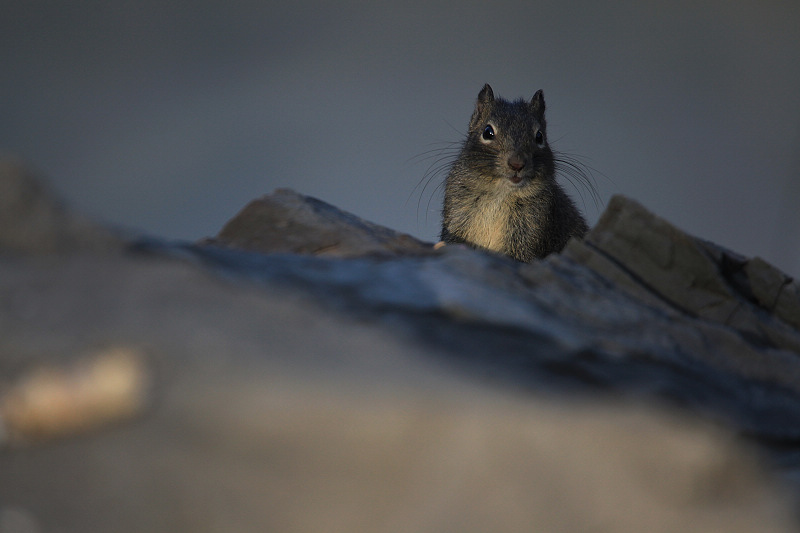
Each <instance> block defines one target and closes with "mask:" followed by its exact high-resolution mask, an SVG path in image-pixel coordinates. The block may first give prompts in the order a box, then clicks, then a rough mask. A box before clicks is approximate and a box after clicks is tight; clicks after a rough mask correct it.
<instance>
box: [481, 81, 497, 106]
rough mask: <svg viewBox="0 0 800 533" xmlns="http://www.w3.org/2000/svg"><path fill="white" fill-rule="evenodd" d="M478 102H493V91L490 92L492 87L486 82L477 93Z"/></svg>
mask: <svg viewBox="0 0 800 533" xmlns="http://www.w3.org/2000/svg"><path fill="white" fill-rule="evenodd" d="M478 102H479V103H481V104H488V103H489V102H494V92H492V88H491V86H489V84H488V83H487V84H486V85H484V86H483V89H481V92H479V93H478Z"/></svg>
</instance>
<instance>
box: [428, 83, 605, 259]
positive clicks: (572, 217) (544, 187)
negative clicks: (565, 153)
mask: <svg viewBox="0 0 800 533" xmlns="http://www.w3.org/2000/svg"><path fill="white" fill-rule="evenodd" d="M544 107H545V106H544V93H543V92H542V91H541V89H540V90H538V91H536V94H534V95H533V98H532V99H531V100H530V102H527V101H525V100H523V99H519V100H516V101H514V102H509V101H507V100H504V99H502V98H495V96H494V93H493V92H492V88H491V87H490V86H489V84H486V85H484V86H483V89H481V91H480V93H479V94H478V100H477V102H476V103H475V111H474V112H473V113H472V118H471V119H470V121H469V130H468V132H467V136H466V140H465V142H464V144H463V146H462V148H461V151H460V153H459V155H458V157H457V158H456V159H455V161H454V162H453V165H452V167H451V168H450V172H449V174H448V175H447V179H446V181H445V195H444V208H443V211H442V215H443V216H442V233H441V239H442V241H444V243H465V244H468V245H470V246H472V247H476V248H485V249H488V250H492V251H495V252H499V253H503V254H506V255H508V256H511V257H513V258H514V259H517V260H518V261H523V262H526V263H527V262H531V261H532V260H534V259H537V258H543V257H545V256H547V255H549V254H551V253H553V252H559V251H561V250H562V249H563V248H564V246H565V245H566V244H567V241H568V240H569V239H570V238H571V237H577V238H582V237H583V236H584V235H585V234H586V232H587V231H588V230H589V227H588V226H587V224H586V220H585V219H584V218H583V216H582V215H581V213H580V212H579V211H578V209H577V207H576V206H575V204H574V203H573V201H572V200H571V199H570V198H569V196H567V194H566V193H565V192H564V190H563V189H562V188H561V187H560V186H559V184H558V183H557V182H556V176H555V175H556V158H555V157H554V155H553V151H552V150H551V149H550V145H549V144H548V142H547V131H546V123H545V118H544ZM565 162H567V164H568V165H570V164H571V163H570V162H569V161H567V160H565ZM572 166H573V167H574V164H572Z"/></svg>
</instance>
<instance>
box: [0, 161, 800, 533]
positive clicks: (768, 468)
mask: <svg viewBox="0 0 800 533" xmlns="http://www.w3.org/2000/svg"><path fill="white" fill-rule="evenodd" d="M0 170H1V171H0V190H3V191H11V192H12V193H14V194H19V195H23V193H24V195H27V196H25V198H22V197H18V198H13V197H11V196H7V197H5V198H3V200H2V202H3V205H13V206H25V205H28V206H37V205H45V206H57V205H58V202H56V201H54V200H53V199H52V198H50V197H48V196H47V195H46V192H45V189H44V188H43V187H42V186H41V185H40V184H39V183H37V182H36V181H34V180H32V178H31V177H30V175H29V174H28V173H26V172H23V171H21V170H20V169H18V168H15V167H12V166H5V167H0ZM20 177H22V181H11V182H9V180H20ZM6 182H9V183H12V185H8V183H6ZM15 191H16V192H15ZM30 191H33V193H31V192H30ZM4 194H5V193H4ZM56 212H57V213H59V214H58V215H57V216H54V215H53V214H52V213H53V211H51V210H49V209H44V210H41V209H39V210H37V209H33V210H32V211H31V210H25V209H19V210H18V211H17V215H15V216H5V215H0V244H2V249H0V414H2V415H3V418H4V423H5V430H4V431H5V432H4V433H2V434H0V438H2V439H3V441H4V443H5V449H4V450H0V532H5V531H67V532H73V531H74V532H78V531H81V532H82V531H115V532H126V531H131V532H133V531H137V532H138V531H155V532H160V531H163V532H167V531H171V532H173V531H187V532H188V531H192V532H195V531H326V532H327V531H342V532H344V531H347V532H356V531H364V532H367V531H370V532H371V531H414V532H417V531H437V532H440V531H454V532H455V531H526V532H529V531H598V530H602V531H621V532H634V531H635V532H641V531H656V532H658V531H664V532H666V531H728V532H738V531H742V532H744V531H758V532H771V531H796V530H797V529H798V528H797V524H798V522H797V517H796V516H795V514H794V511H793V509H794V507H795V506H796V503H797V501H798V494H800V489H798V487H797V478H798V465H799V464H800V360H799V359H798V353H799V352H800V348H799V347H800V342H798V340H799V339H800V333H798V330H797V326H798V298H797V292H798V288H797V284H796V282H794V281H793V280H791V279H789V278H788V277H786V276H785V275H783V274H782V273H781V272H779V271H777V270H775V269H773V268H772V267H770V266H769V265H767V264H766V263H764V262H763V261H760V260H758V259H752V260H748V259H746V258H743V257H740V256H738V255H736V254H734V253H732V252H729V251H727V250H724V249H722V248H720V247H718V246H716V245H713V244H711V243H706V242H703V241H700V240H697V239H694V238H692V237H689V236H687V235H685V234H684V233H682V232H680V231H679V230H677V229H676V228H674V227H673V226H671V225H670V224H669V223H667V222H665V221H663V220H660V219H658V218H657V217H655V216H653V215H652V214H650V213H648V212H647V211H646V210H645V209H643V208H642V207H640V206H638V205H637V204H635V203H633V202H631V201H629V200H625V199H623V198H616V199H614V200H613V201H612V202H611V204H610V205H609V207H608V209H607V211H606V213H605V215H604V216H603V217H602V219H601V221H600V222H599V223H598V225H597V227H596V228H595V229H594V230H593V231H592V232H591V233H590V234H589V235H588V236H587V238H586V239H585V241H584V242H572V243H571V244H570V245H569V247H568V249H567V250H565V252H564V253H563V254H561V255H559V256H552V257H550V258H548V259H546V260H544V261H540V262H537V263H533V264H530V265H525V264H519V263H515V262H513V261H511V260H508V259H506V258H502V257H497V256H494V255H491V254H487V253H483V252H479V251H475V250H470V249H466V248H463V247H460V246H448V247H445V248H444V249H442V250H439V251H436V252H433V251H431V250H430V246H429V245H425V244H424V243H420V242H419V241H416V240H415V239H412V238H411V237H408V236H401V235H398V234H395V233H393V232H391V230H388V229H386V228H380V227H378V226H375V225H374V224H370V223H367V222H365V221H362V220H360V219H358V218H357V217H354V216H353V215H350V214H346V213H342V212H340V211H338V210H337V209H335V208H334V207H332V206H329V205H327V204H324V203H323V202H320V201H319V200H314V199H309V198H307V197H303V196H301V195H297V194H296V193H292V192H290V191H281V192H279V193H277V194H276V195H274V196H268V197H265V198H263V199H260V200H258V201H256V202H254V203H253V204H251V205H250V206H248V207H247V209H245V211H244V212H243V213H242V214H241V215H240V216H239V217H236V218H234V219H233V220H232V221H231V222H230V223H228V224H227V225H226V227H225V228H224V229H223V231H222V232H221V234H220V235H219V236H217V237H216V238H214V239H209V240H207V241H204V242H203V243H201V244H197V245H192V244H178V245H176V244H169V243H164V242H161V241H157V240H142V241H139V242H136V243H128V244H127V245H124V246H123V244H124V243H122V242H121V241H120V240H119V238H118V237H114V235H116V234H115V233H114V232H110V231H108V230H106V229H104V228H102V227H98V226H95V225H92V224H90V223H88V222H86V221H85V220H84V219H83V218H81V217H79V216H76V215H73V214H71V213H69V212H67V211H65V210H63V209H61V208H58V209H56ZM37 213H40V214H37ZM41 213H43V214H41ZM242 217H244V218H245V220H241V218H242ZM73 220H77V221H80V223H79V224H78V223H76V222H70V221H73ZM57 226H58V227H57ZM264 227H270V228H275V229H274V230H272V231H264ZM65 228H70V229H69V231H66V233H65V232H64V231H65ZM84 232H85V234H84ZM27 235H40V236H41V235H45V236H48V237H47V238H39V239H34V238H28V237H26V236H27ZM98 235H100V236H102V237H100V238H98V237H97V236H98ZM53 236H56V237H53ZM107 236H111V237H107ZM86 242H90V243H92V244H91V245H86V244H85V243H86ZM20 243H21V244H20ZM290 252H291V253H290ZM105 353H110V354H118V353H132V354H136V355H135V357H134V358H133V359H132V360H131V359H130V358H129V359H123V362H125V361H127V362H125V363H124V364H123V366H122V371H120V370H119V369H117V370H113V369H114V368H117V367H113V366H112V367H111V368H112V370H107V369H108V368H109V366H108V364H106V363H105V361H106V359H103V358H102V357H101V356H97V355H96V354H105ZM93 354H95V355H93ZM98 357H99V358H98ZM87 361H89V363H87ZM97 361H100V363H98V362H97ZM115 361H116V360H115ZM131 361H133V363H131ZM92 362H94V363H92ZM101 363H102V364H101ZM98 365H100V368H101V369H105V370H102V371H100V370H98ZM126 365H127V366H126ZM131 365H132V366H131ZM42 375H45V376H49V377H48V380H49V381H48V380H45V381H44V383H45V384H46V385H47V386H46V387H44V388H43V389H42V388H41V383H42V378H41V376H42ZM52 376H62V377H61V378H57V379H55V381H53V380H52V379H53V378H52ZM103 376H106V378H103ZM126 376H127V377H126ZM104 379H107V380H109V381H111V382H113V384H115V386H114V387H112V386H105V385H103V383H104V381H103V380H104ZM32 383H33V384H38V385H37V386H39V387H40V388H39V389H35V390H37V391H40V392H38V394H39V395H41V394H45V393H46V395H47V398H46V399H49V400H51V402H50V403H48V402H43V403H35V402H34V403H31V401H30V400H29V401H28V403H24V402H23V404H22V405H23V406H27V409H28V410H27V411H26V410H25V409H23V410H22V411H20V410H19V409H20V407H19V405H21V404H20V397H24V398H28V396H24V394H23V393H22V392H20V391H29V390H30V387H31V386H32V385H31V384H32ZM142 384H146V385H142ZM131 387H133V388H131ZM42 390H43V391H45V392H44V393H42V392H41V391H42ZM52 391H56V392H52ZM120 391H122V392H120ZM21 395H22V396H21ZM141 395H146V398H142V397H141ZM53 398H55V404H53V403H52V399H53ZM87 398H88V399H87ZM97 398H101V399H102V398H107V399H108V401H109V403H110V404H112V403H114V402H116V404H115V405H118V406H120V407H117V408H116V409H115V410H110V409H102V410H100V411H99V412H100V415H97V412H98V410H97V405H98V404H99V403H98V400H97ZM112 400H113V401H112ZM133 400H135V401H133ZM37 401H39V400H37ZM15 402H16V403H15ZM100 403H102V401H100ZM42 405H44V406H47V408H46V409H45V408H44V407H41V406H42ZM52 405H57V406H60V407H61V408H63V410H62V411H56V412H57V413H69V414H68V415H59V416H57V417H56V418H55V419H53V418H52V417H51V418H41V417H39V418H34V420H38V421H39V422H38V423H39V424H41V423H42V422H41V421H42V420H45V421H46V422H45V424H46V425H45V427H50V429H51V430H53V428H55V429H54V430H53V431H51V432H49V433H48V432H46V431H45V432H42V431H40V427H41V426H34V427H35V428H36V431H34V432H32V433H31V430H28V431H29V437H31V438H28V439H20V438H19V437H18V436H17V437H15V435H16V434H15V433H13V431H12V430H13V429H14V427H16V428H19V427H30V426H19V422H15V420H19V419H14V418H13V417H12V416H10V415H9V413H19V412H23V413H28V416H31V415H30V413H33V414H34V415H37V416H38V415H40V414H41V413H43V412H44V413H51V412H53V411H51V410H50V409H51V407H50V406H52ZM9 406H11V407H15V406H16V408H17V411H13V410H11V407H9ZM31 406H33V407H31ZM37 409H38V410H37ZM76 413H77V414H78V415H80V414H81V413H83V414H84V415H87V416H88V415H92V416H93V418H90V419H89V420H90V421H92V423H86V422H83V421H85V420H87V418H85V417H84V418H81V417H79V416H77V417H76ZM53 420H55V422H54V421H53ZM59 420H66V421H67V422H69V424H66V425H65V424H61V425H58V424H57V422H58V421H59ZM75 420H77V421H78V422H74V421H75ZM15 423H16V424H17V425H16V426H14V424H15ZM47 424H49V426H48V425H47ZM70 424H71V425H70ZM64 428H66V429H64ZM67 430H69V431H71V433H68V432H67ZM37 431H38V432H37Z"/></svg>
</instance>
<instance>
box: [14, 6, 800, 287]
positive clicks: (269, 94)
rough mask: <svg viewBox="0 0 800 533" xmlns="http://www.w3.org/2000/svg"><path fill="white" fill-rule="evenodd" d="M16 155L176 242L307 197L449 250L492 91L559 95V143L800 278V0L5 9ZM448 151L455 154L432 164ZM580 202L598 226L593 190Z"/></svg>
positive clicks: (609, 188)
mask: <svg viewBox="0 0 800 533" xmlns="http://www.w3.org/2000/svg"><path fill="white" fill-rule="evenodd" d="M0 12H1V13H2V19H1V21H0V59H1V60H2V65H3V76H2V80H1V81H0V151H2V152H3V153H5V154H14V155H16V156H18V157H21V158H23V159H24V160H25V161H26V162H28V163H29V164H30V165H32V166H33V167H34V168H35V169H36V170H38V171H39V172H40V173H42V174H43V175H45V176H46V177H47V178H48V180H49V181H50V183H51V185H52V186H53V187H54V188H55V189H56V190H57V191H58V192H59V193H60V194H61V195H63V196H64V197H66V199H67V200H68V201H69V202H70V203H71V204H72V205H73V206H74V207H76V208H78V209H80V210H82V211H84V212H87V213H88V214H90V215H92V216H94V217H96V218H98V219H100V220H103V221H105V222H110V223H113V224H115V225H118V226H122V227H125V228H129V229H133V230H135V231H139V232H145V233H148V234H151V235H155V236H160V237H165V238H168V239H181V240H195V239H199V238H202V237H205V236H211V235H214V234H216V233H217V232H218V231H219V229H220V228H221V227H222V225H223V224H224V223H225V222H226V221H227V220H228V219H229V218H231V217H232V216H234V215H235V214H236V213H237V212H238V210H239V209H241V208H242V207H243V206H244V205H245V204H246V203H247V202H248V201H249V200H251V199H253V198H255V197H258V196H260V195H262V194H265V193H268V192H271V191H272V190H273V189H275V188H278V187H290V188H293V189H295V190H297V191H298V192H301V193H304V194H308V195H312V196H315V197H318V198H320V199H322V200H325V201H327V202H329V203H332V204H334V205H336V206H338V207H340V208H343V209H346V210H348V211H351V212H353V213H355V214H357V215H359V216H361V217H363V218H366V219H368V220H371V221H374V222H377V223H380V224H383V225H386V226H389V227H392V228H395V229H398V230H400V231H404V232H407V233H410V234H412V235H414V236H417V237H419V238H422V239H425V240H430V241H434V240H436V239H437V236H438V231H439V223H440V214H439V210H440V202H441V188H437V186H438V185H439V184H440V182H441V180H443V179H444V177H445V174H444V173H441V174H438V175H435V176H433V178H432V179H431V180H430V181H429V182H427V181H426V180H424V177H425V174H426V171H427V170H428V167H429V165H430V164H431V163H432V162H433V163H435V162H436V157H434V158H433V159H426V157H427V156H428V155H431V152H430V151H431V150H437V149H441V148H444V147H446V146H448V145H447V143H448V142H450V141H457V140H459V139H460V138H461V135H462V134H463V132H464V131H465V128H466V125H467V121H468V119H469V116H470V114H471V112H472V108H473V104H474V100H475V98H476V96H477V94H478V91H479V90H480V88H481V86H482V85H483V84H484V83H486V82H489V83H491V84H492V86H493V88H494V90H495V94H498V95H502V96H506V97H508V98H516V97H520V96H522V97H526V98H530V97H531V96H532V95H533V93H534V91H536V90H537V89H540V88H541V89H543V90H544V93H545V96H546V101H547V114H548V127H549V134H550V139H551V141H552V144H553V146H554V148H555V149H556V150H560V151H563V152H567V153H570V154H575V155H579V156H580V157H581V160H582V161H583V162H584V163H586V164H587V165H588V166H590V167H591V168H593V169H595V172H594V177H595V179H596V182H597V188H598V190H599V192H600V197H601V200H602V202H603V203H605V202H606V201H607V200H608V198H609V197H610V196H611V195H612V194H615V193H621V194H625V195H627V196H630V197H632V198H635V199H637V200H638V201H639V202H641V203H642V204H644V205H645V206H647V207H648V208H649V209H651V210H653V211H654V212H656V213H657V214H659V215H661V216H663V217H665V218H667V219H668V220H670V221H671V222H673V223H674V224H676V225H678V226H679V227H681V228H683V229H685V230H687V231H689V232H691V233H693V234H695V235H698V236H701V237H703V238H706V239H709V240H713V241H715V242H717V243H719V244H722V245H724V246H727V247H729V248H732V249H734V250H735V251H738V252H740V253H743V254H746V255H759V256H761V257H764V258H765V259H767V260H768V261H770V262H772V263H773V264H775V265H777V266H779V267H781V268H783V269H784V270H786V271H787V272H788V273H790V274H794V275H800V246H798V243H799V242H800V209H798V206H799V205H800V151H799V150H798V146H800V2H797V1H796V0H787V1H770V0H766V1H765V0H718V1H711V0H699V1H698V0H692V1H676V2H669V3H655V2H640V1H629V2H607V1H586V2H565V1H563V0H557V1H543V2H537V1H527V2H502V1H494V2H488V1H479V2H474V1H459V2H420V1H412V2H402V1H401V2H393V3H373V2H352V1H338V2H322V1H319V0H317V1H303V0H300V1H292V2H270V1H266V2H264V1H242V0H226V1H225V2H212V1H202V0H200V1H197V0H193V1H191V2H190V1H188V0H175V1H169V2H164V1H163V0H157V1H156V0H140V1H137V2H115V1H108V0H103V1H98V0H86V1H81V2H64V1H39V0H6V1H5V2H3V7H2V9H1V10H0ZM433 155H434V156H435V155H436V152H433ZM563 182H564V183H565V184H566V185H567V187H566V188H567V190H568V191H569V192H570V193H571V194H572V195H573V196H574V197H575V198H576V200H577V202H578V205H579V207H581V208H582V209H583V210H584V212H585V213H586V215H587V218H588V219H589V220H590V222H592V223H594V222H595V221H596V220H597V217H598V216H599V214H600V212H601V211H602V208H603V205H600V206H598V207H596V206H595V205H594V203H593V202H592V201H591V197H590V195H587V194H586V192H585V191H580V192H581V193H583V197H584V198H585V202H583V201H581V198H580V196H579V195H578V191H576V190H575V189H573V188H570V187H569V186H568V184H567V182H566V181H563Z"/></svg>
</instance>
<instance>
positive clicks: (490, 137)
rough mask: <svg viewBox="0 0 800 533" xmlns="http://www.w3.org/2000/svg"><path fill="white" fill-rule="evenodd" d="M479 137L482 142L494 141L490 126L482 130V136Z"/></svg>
mask: <svg viewBox="0 0 800 533" xmlns="http://www.w3.org/2000/svg"><path fill="white" fill-rule="evenodd" d="M481 137H483V140H484V141H491V140H493V139H494V128H493V127H491V126H490V125H487V126H486V127H485V128H483V135H481Z"/></svg>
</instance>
